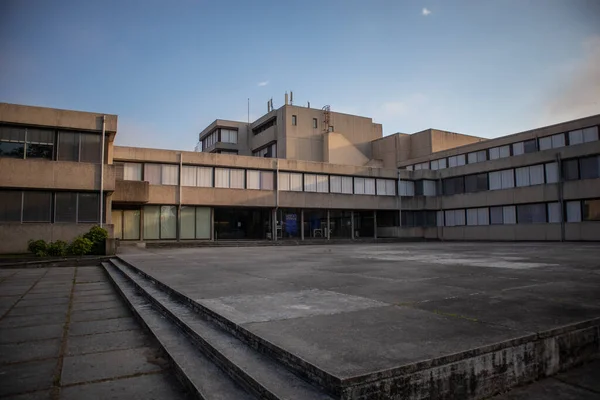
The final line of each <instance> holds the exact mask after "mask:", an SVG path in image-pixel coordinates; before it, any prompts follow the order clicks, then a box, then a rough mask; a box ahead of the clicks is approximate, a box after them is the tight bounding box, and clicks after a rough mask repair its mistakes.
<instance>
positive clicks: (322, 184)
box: [317, 175, 329, 193]
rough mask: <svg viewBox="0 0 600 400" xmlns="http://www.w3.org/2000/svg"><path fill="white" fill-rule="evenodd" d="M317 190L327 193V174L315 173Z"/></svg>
mask: <svg viewBox="0 0 600 400" xmlns="http://www.w3.org/2000/svg"><path fill="white" fill-rule="evenodd" d="M317 192H319V193H329V177H328V176H327V175H317Z"/></svg>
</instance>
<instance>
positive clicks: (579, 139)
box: [569, 129, 583, 146]
mask: <svg viewBox="0 0 600 400" xmlns="http://www.w3.org/2000/svg"><path fill="white" fill-rule="evenodd" d="M580 143H583V129H579V130H576V131H571V132H569V145H570V146H573V145H576V144H580Z"/></svg>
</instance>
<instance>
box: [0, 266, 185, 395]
mask: <svg viewBox="0 0 600 400" xmlns="http://www.w3.org/2000/svg"><path fill="white" fill-rule="evenodd" d="M99 298H101V299H102V301H101V302H100V301H98V299H99ZM0 398H3V399H4V398H6V399H14V400H17V399H21V400H25V399H65V400H66V399H84V398H85V399H108V398H110V399H132V398H138V399H142V398H143V399H165V398H170V399H171V398H172V399H183V398H185V396H184V394H183V393H182V392H181V388H180V385H179V384H178V383H177V382H176V381H175V380H174V379H173V377H172V376H171V374H170V372H169V370H168V369H167V365H166V362H165V360H164V359H163V358H162V355H161V354H160V352H159V351H158V348H157V347H156V345H155V344H154V343H153V342H152V341H151V340H150V338H149V337H148V335H147V334H146V333H145V332H143V331H142V330H141V329H140V326H139V325H138V324H137V322H136V321H135V320H134V319H133V317H132V315H131V313H130V312H129V310H128V309H127V308H125V306H124V302H123V300H122V299H121V298H120V297H119V295H118V293H117V292H116V291H115V290H114V289H113V288H112V286H111V285H110V284H109V282H108V278H107V276H106V275H105V273H104V271H103V269H102V268H100V267H74V268H41V269H16V270H12V269H11V270H2V269H0Z"/></svg>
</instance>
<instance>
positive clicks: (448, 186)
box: [442, 176, 465, 195]
mask: <svg viewBox="0 0 600 400" xmlns="http://www.w3.org/2000/svg"><path fill="white" fill-rule="evenodd" d="M442 182H443V183H442V184H443V187H444V194H445V195H453V194H460V193H464V192H465V183H464V179H463V177H462V176H460V177H457V178H448V179H444V180H443V181H442Z"/></svg>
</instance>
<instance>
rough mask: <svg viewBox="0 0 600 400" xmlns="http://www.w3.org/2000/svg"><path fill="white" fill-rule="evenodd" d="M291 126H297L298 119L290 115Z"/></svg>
mask: <svg viewBox="0 0 600 400" xmlns="http://www.w3.org/2000/svg"><path fill="white" fill-rule="evenodd" d="M292 125H294V126H295V125H298V117H296V116H295V115H292Z"/></svg>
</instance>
